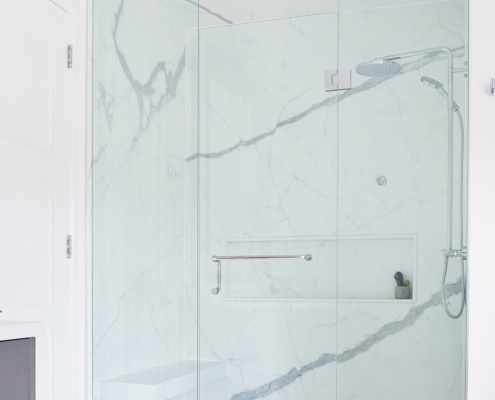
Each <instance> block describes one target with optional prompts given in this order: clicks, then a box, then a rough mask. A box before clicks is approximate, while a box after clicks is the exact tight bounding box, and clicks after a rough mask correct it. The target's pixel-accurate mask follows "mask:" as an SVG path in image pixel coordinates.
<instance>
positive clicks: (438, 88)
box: [421, 76, 459, 110]
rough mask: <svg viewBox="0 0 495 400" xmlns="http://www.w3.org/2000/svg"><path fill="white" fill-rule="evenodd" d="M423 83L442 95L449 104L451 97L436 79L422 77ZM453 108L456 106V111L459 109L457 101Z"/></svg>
mask: <svg viewBox="0 0 495 400" xmlns="http://www.w3.org/2000/svg"><path fill="white" fill-rule="evenodd" d="M421 82H422V83H424V84H425V85H426V86H428V87H431V88H433V89H435V90H436V91H437V92H438V93H439V94H440V96H442V97H443V98H444V100H445V101H447V102H448V101H449V95H448V93H447V92H446V91H445V89H444V88H443V85H442V84H441V83H440V82H438V81H436V80H435V79H432V78H429V77H427V76H422V77H421ZM453 106H454V110H458V109H459V106H458V105H457V103H456V102H455V101H454V104H453Z"/></svg>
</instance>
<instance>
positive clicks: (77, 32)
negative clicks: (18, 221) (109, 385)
mask: <svg viewBox="0 0 495 400" xmlns="http://www.w3.org/2000/svg"><path fill="white" fill-rule="evenodd" d="M36 1H40V0H36ZM43 1H51V2H52V3H54V4H56V5H57V6H59V7H60V8H62V9H63V10H64V11H66V12H67V14H68V16H69V24H70V33H69V35H70V43H71V44H72V45H73V67H72V69H71V70H70V74H69V75H70V78H69V162H70V164H69V232H70V233H71V235H72V237H73V241H72V243H73V249H72V255H73V256H72V259H71V260H70V263H69V264H70V266H69V321H68V323H69V355H68V357H69V382H68V385H69V399H68V400H87V399H90V398H91V391H90V390H89V385H88V383H90V378H91V359H90V358H88V356H89V353H90V352H88V349H90V348H91V346H90V340H91V303H90V299H91V257H90V255H91V248H90V246H89V245H90V244H91V240H90V239H91V193H90V192H89V191H88V190H87V189H88V188H91V180H90V179H91V177H90V174H89V173H88V171H89V168H88V166H89V165H91V161H90V160H91V124H90V123H89V122H90V115H89V114H88V110H90V106H91V101H90V100H91V97H90V96H89V94H90V93H89V92H88V88H89V87H90V83H91V79H89V78H88V76H89V75H88V71H89V69H88V66H89V65H90V62H91V58H90V57H88V54H89V52H88V46H89V45H90V43H91V41H90V40H89V39H88V34H89V33H90V32H91V29H90V28H89V27H90V25H89V24H88V15H91V14H90V11H91V10H90V9H89V3H91V1H89V0H43ZM88 341H89V342H88Z"/></svg>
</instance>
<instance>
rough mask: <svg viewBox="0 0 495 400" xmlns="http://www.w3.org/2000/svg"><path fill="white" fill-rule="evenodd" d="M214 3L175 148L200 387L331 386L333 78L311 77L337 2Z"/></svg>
mask: <svg viewBox="0 0 495 400" xmlns="http://www.w3.org/2000/svg"><path fill="white" fill-rule="evenodd" d="M223 3H224V7H225V9H224V10H221V9H215V10H214V11H215V15H216V17H215V15H212V14H211V13H206V14H205V15H204V20H201V18H200V24H201V28H200V32H199V55H200V58H199V60H200V61H199V71H200V72H199V79H200V82H199V121H200V123H199V145H198V152H197V153H196V154H193V155H191V156H189V158H188V159H189V160H190V162H191V163H199V164H198V169H197V171H198V187H199V189H198V201H199V249H200V250H199V257H198V259H199V267H198V271H199V282H200V284H199V332H198V335H199V359H200V366H199V368H200V374H199V398H201V399H211V400H213V399H215V400H226V399H237V400H240V399H258V398H269V399H280V400H282V399H284V400H287V399H294V400H296V399H297V400H299V399H335V398H336V397H335V395H336V358H335V357H336V356H335V353H336V343H337V342H336V339H337V338H336V316H337V309H336V300H335V299H336V296H337V292H336V289H337V275H336V272H337V264H336V262H337V240H336V234H337V162H336V160H337V147H338V146H337V139H338V136H337V107H336V106H334V105H335V104H336V98H337V92H326V91H325V86H324V77H325V71H326V70H332V69H336V68H337V67H338V66H337V63H338V60H337V14H335V13H334V12H327V13H317V12H314V13H312V12H311V11H312V10H309V9H308V8H311V6H310V5H308V4H306V5H304V7H303V8H304V10H300V9H297V7H293V8H291V9H287V10H284V9H283V7H281V8H280V10H278V12H279V14H278V18H279V19H276V20H274V19H271V17H273V15H272V14H270V10H269V9H266V10H264V9H263V6H260V9H257V10H251V11H250V12H248V11H249V10H246V12H245V13H244V14H243V13H242V12H241V11H242V10H240V9H239V7H238V8H236V7H234V6H232V5H230V6H229V4H227V3H228V2H223ZM313 6H316V3H315V4H313ZM265 8H266V6H265ZM210 11H211V10H210ZM255 11H256V12H255ZM319 11H321V7H320V9H319ZM327 11H332V10H327ZM308 14H312V15H308ZM219 16H221V17H222V18H223V19H220V18H219ZM212 18H216V19H215V20H214V21H213V22H212ZM226 20H228V21H229V22H226ZM214 256H215V257H216V258H213V259H212V257H214ZM220 267H221V268H220Z"/></svg>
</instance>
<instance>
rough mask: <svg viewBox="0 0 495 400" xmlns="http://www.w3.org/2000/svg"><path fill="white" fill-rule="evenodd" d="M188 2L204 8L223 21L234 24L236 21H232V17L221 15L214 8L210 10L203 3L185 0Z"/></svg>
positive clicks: (201, 8)
mask: <svg viewBox="0 0 495 400" xmlns="http://www.w3.org/2000/svg"><path fill="white" fill-rule="evenodd" d="M184 1H185V2H186V3H189V4H192V5H193V6H197V7H198V8H199V9H200V10H203V11H205V12H206V13H208V14H210V15H212V16H214V17H215V18H218V19H219V20H221V21H223V22H226V23H227V24H233V23H234V21H231V20H230V19H227V18H225V17H223V16H222V15H220V14H219V13H217V12H215V11H213V10H210V9H209V8H208V7H205V6H202V5H201V4H199V3H197V2H195V1H193V0H184Z"/></svg>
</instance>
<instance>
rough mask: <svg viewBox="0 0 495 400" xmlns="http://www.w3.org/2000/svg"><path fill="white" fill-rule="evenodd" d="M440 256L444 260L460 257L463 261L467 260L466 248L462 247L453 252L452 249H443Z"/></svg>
mask: <svg viewBox="0 0 495 400" xmlns="http://www.w3.org/2000/svg"><path fill="white" fill-rule="evenodd" d="M442 254H443V256H444V257H446V258H457V257H461V258H462V259H463V260H464V261H465V260H467V247H463V248H462V249H460V250H454V249H450V250H447V249H443V250H442Z"/></svg>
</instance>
